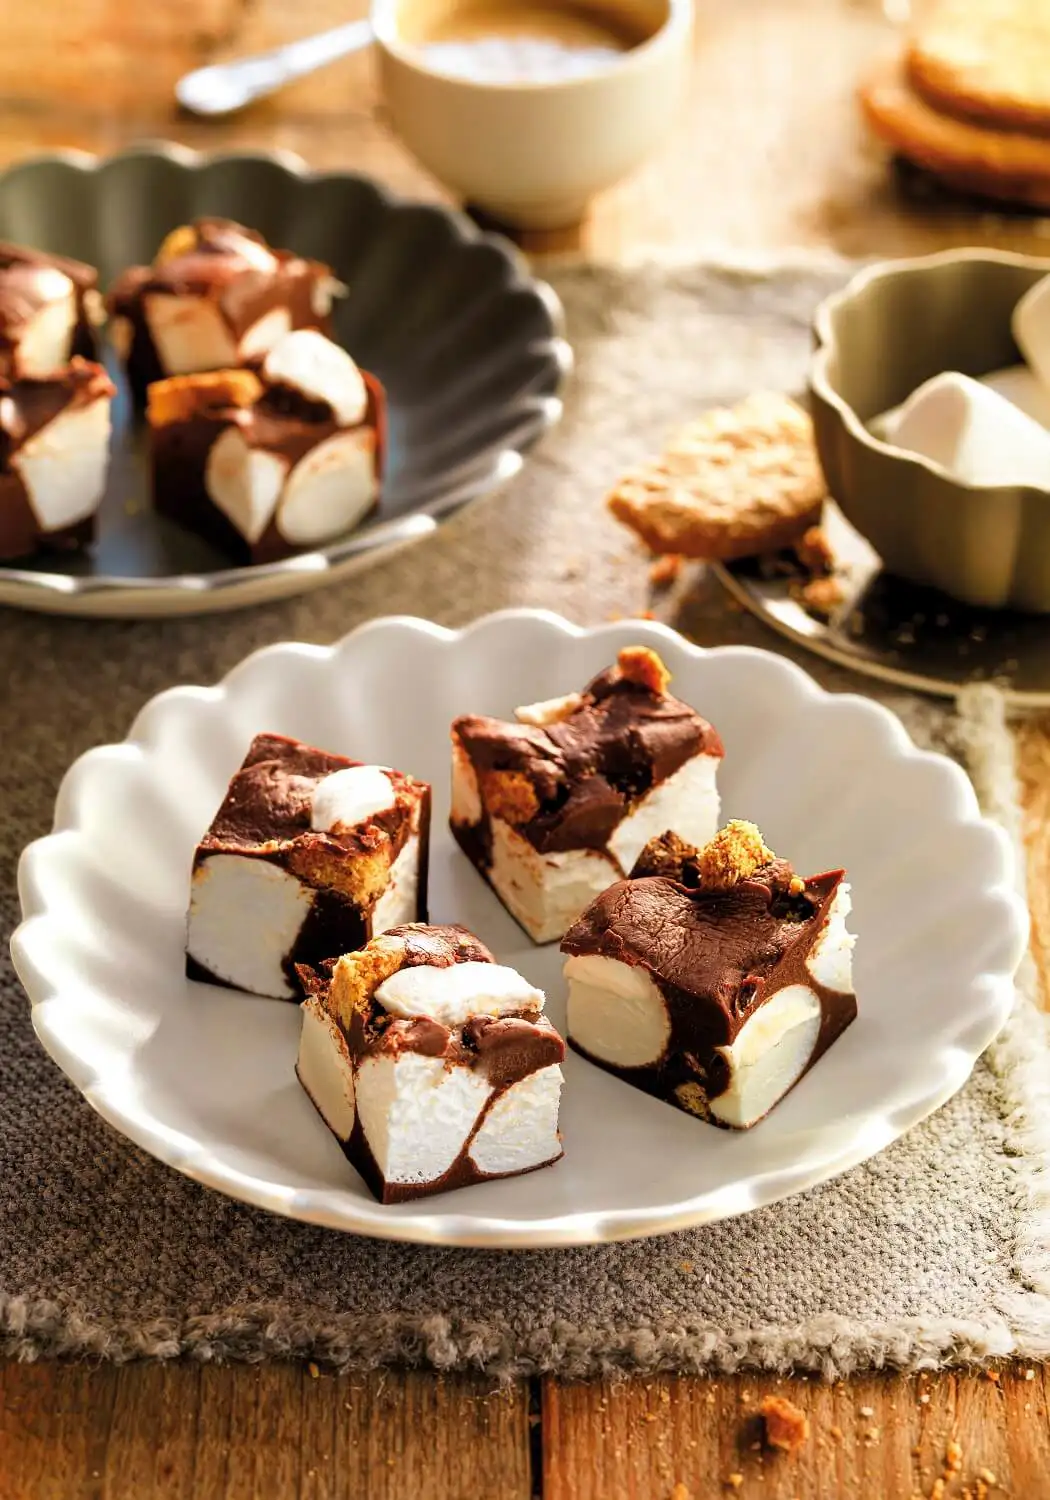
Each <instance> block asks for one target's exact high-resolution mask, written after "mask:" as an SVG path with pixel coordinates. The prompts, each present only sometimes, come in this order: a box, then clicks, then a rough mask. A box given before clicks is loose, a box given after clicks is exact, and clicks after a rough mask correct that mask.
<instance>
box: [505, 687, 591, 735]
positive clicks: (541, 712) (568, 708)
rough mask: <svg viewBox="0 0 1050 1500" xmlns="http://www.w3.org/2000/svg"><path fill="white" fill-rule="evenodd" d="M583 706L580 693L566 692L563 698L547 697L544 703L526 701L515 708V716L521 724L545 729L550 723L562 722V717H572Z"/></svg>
mask: <svg viewBox="0 0 1050 1500" xmlns="http://www.w3.org/2000/svg"><path fill="white" fill-rule="evenodd" d="M582 706H583V697H582V695H581V694H580V693H566V694H565V695H564V697H561V698H546V699H544V701H543V702H542V703H526V704H524V705H523V706H522V707H521V708H516V709H515V710H514V717H515V718H516V719H517V721H518V723H519V724H532V725H535V726H536V727H537V728H539V729H543V728H545V727H546V725H548V724H560V723H561V721H562V719H568V718H571V716H572V715H573V714H574V713H576V711H577V710H578V709H579V708H582Z"/></svg>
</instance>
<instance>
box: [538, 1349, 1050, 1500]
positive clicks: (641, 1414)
mask: <svg viewBox="0 0 1050 1500" xmlns="http://www.w3.org/2000/svg"><path fill="white" fill-rule="evenodd" d="M774 1393H775V1394H777V1395H780V1396H787V1397H788V1398H789V1399H790V1400H792V1401H794V1402H795V1403H796V1404H797V1405H798V1406H799V1407H800V1408H801V1409H802V1410H803V1411H804V1412H806V1414H807V1416H808V1417H809V1419H810V1425H811V1436H810V1440H809V1442H808V1443H807V1444H806V1445H805V1447H804V1448H803V1449H802V1451H801V1452H800V1453H798V1454H797V1455H794V1456H789V1455H787V1454H782V1453H775V1452H770V1451H769V1450H768V1449H766V1448H765V1447H764V1446H763V1444H762V1442H761V1434H762V1423H761V1421H760V1420H759V1419H758V1417H757V1415H756V1413H757V1410H758V1406H759V1403H760V1402H761V1401H762V1399H763V1398H764V1397H765V1396H767V1395H770V1394H774ZM1047 1395H1048V1392H1047V1385H1046V1377H1045V1373H1044V1372H1043V1371H1042V1370H1036V1371H1034V1372H1033V1376H1032V1378H1031V1379H1028V1378H1026V1367H1024V1366H1017V1367H1010V1368H1008V1369H1006V1370H1004V1371H1002V1372H1001V1375H1000V1378H998V1379H997V1380H992V1379H989V1378H988V1376H987V1375H984V1374H976V1373H969V1374H956V1373H945V1374H940V1375H930V1376H918V1377H906V1378H905V1377H894V1376H875V1377H868V1378H863V1379H855V1380H851V1381H849V1382H848V1383H843V1384H838V1385H829V1384H827V1383H825V1382H824V1381H822V1380H820V1379H819V1378H812V1379H801V1378H784V1379H778V1378H777V1377H774V1376H755V1375H740V1376H734V1377H731V1378H727V1379H721V1380H702V1379H674V1378H671V1377H666V1378H660V1379H653V1380H648V1381H633V1382H629V1383H619V1384H615V1385H614V1384H602V1385H599V1386H587V1385H569V1386H559V1385H558V1384H557V1383H555V1382H554V1381H546V1382H545V1383H544V1387H543V1431H544V1458H543V1496H544V1500H650V1497H651V1500H708V1497H715V1496H733V1495H735V1496H739V1497H740V1500H759V1497H761V1500H840V1497H841V1500H847V1497H850V1500H856V1497H868V1496H870V1497H872V1500H876V1497H878V1500H912V1497H917V1496H923V1497H928V1496H930V1495H931V1494H934V1495H936V1494H937V1493H938V1488H937V1481H938V1480H940V1479H943V1480H944V1481H945V1482H944V1487H943V1495H944V1500H951V1497H959V1500H963V1497H967V1500H976V1497H978V1496H980V1495H983V1494H989V1495H994V1494H1011V1495H1015V1496H1018V1497H1021V1496H1024V1497H1026V1500H1045V1497H1046V1496H1048V1495H1050V1420H1048V1417H1047ZM950 1444H957V1445H958V1459H957V1462H958V1467H957V1468H955V1467H953V1463H954V1460H953V1458H952V1457H951V1454H952V1452H953V1450H951V1449H950V1447H949V1445H950ZM990 1476H994V1485H993V1480H992V1478H991V1477H990ZM982 1485H983V1486H984V1488H983V1489H982V1488H981V1487H980V1486H982Z"/></svg>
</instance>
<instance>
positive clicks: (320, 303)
mask: <svg viewBox="0 0 1050 1500" xmlns="http://www.w3.org/2000/svg"><path fill="white" fill-rule="evenodd" d="M349 290H350V288H349V287H348V286H347V285H346V283H345V282H343V281H338V280H337V279H336V278H335V277H334V276H322V277H320V278H319V279H318V280H317V281H315V282H314V284H313V286H312V287H311V288H310V310H311V311H312V313H313V315H314V317H315V318H327V316H328V314H329V313H330V312H331V311H332V303H333V302H334V301H335V299H336V298H337V297H345V296H346V295H347V293H348V292H349Z"/></svg>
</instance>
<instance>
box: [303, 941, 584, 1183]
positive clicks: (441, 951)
mask: <svg viewBox="0 0 1050 1500" xmlns="http://www.w3.org/2000/svg"><path fill="white" fill-rule="evenodd" d="M391 938H398V939H401V941H402V942H403V943H404V953H403V956H402V961H401V963H400V965H399V969H404V968H410V967H414V966H419V965H430V966H432V967H438V968H448V967H449V966H450V965H451V964H453V963H492V962H494V961H495V960H494V959H493V957H492V954H491V953H490V952H489V950H488V949H487V948H486V947H485V945H484V944H483V943H482V942H480V941H479V940H478V939H477V938H476V937H474V935H473V934H472V933H470V932H468V931H467V929H466V928H464V927H455V926H445V927H440V926H435V927H429V926H426V925H421V924H419V923H412V924H410V925H408V926H404V927H394V928H391V929H390V930H389V932H386V933H384V934H383V942H384V944H386V943H387V942H388V940H389V939H391ZM362 958H363V959H365V960H367V952H366V953H365V954H364V955H362ZM389 972H390V971H389V970H387V971H386V974H387V977H389ZM395 972H397V971H396V970H395ZM302 980H303V987H304V989H305V990H306V992H307V993H308V994H309V995H311V996H313V997H315V999H316V1000H317V1001H319V1002H320V1004H321V1005H322V1007H323V1008H324V1009H325V1010H326V1011H328V1014H329V1016H330V1017H331V1018H332V1019H336V1018H335V1017H334V1014H333V1012H332V1011H330V1010H329V1009H328V1003H327V993H328V988H329V985H330V978H329V976H328V974H327V973H326V972H325V971H324V970H321V971H317V972H313V973H304V974H303V975H302ZM380 982H382V981H380ZM377 988H378V985H377ZM336 1024H337V1025H339V1022H338V1020H336ZM340 1030H341V1032H342V1035H343V1037H344V1040H345V1041H346V1044H347V1055H348V1057H349V1058H350V1059H351V1060H352V1063H353V1065H354V1066H355V1067H356V1066H357V1065H358V1064H359V1063H361V1062H362V1061H363V1060H364V1059H365V1058H368V1057H376V1056H382V1057H391V1058H395V1059H396V1058H398V1057H400V1056H401V1055H402V1054H403V1053H405V1052H415V1053H418V1054H420V1055H421V1056H423V1057H432V1058H442V1059H444V1063H445V1066H446V1068H455V1067H460V1068H462V1067H466V1068H471V1069H473V1070H475V1071H478V1072H480V1073H481V1074H482V1075H483V1076H484V1078H485V1079H486V1081H487V1082H488V1083H489V1085H490V1086H491V1088H492V1090H493V1092H492V1094H491V1095H490V1096H489V1098H488V1100H487V1101H486V1103H485V1105H484V1108H483V1109H482V1110H481V1111H480V1113H479V1115H478V1118H477V1120H476V1121H475V1122H474V1126H473V1129H472V1130H471V1132H470V1135H469V1137H468V1138H467V1140H466V1141H465V1142H464V1144H463V1147H462V1150H461V1151H460V1152H459V1154H458V1156H457V1157H456V1160H455V1161H454V1162H453V1163H452V1165H451V1167H450V1168H449V1169H448V1171H447V1172H446V1173H444V1174H443V1176H442V1177H441V1178H440V1179H439V1180H438V1181H437V1182H436V1183H435V1182H420V1183H403V1182H402V1183H398V1182H394V1183H388V1182H386V1181H385V1179H384V1178H383V1174H382V1173H381V1172H380V1170H379V1168H378V1166H377V1164H376V1161H375V1158H374V1157H373V1155H372V1152H371V1149H370V1148H369V1145H368V1140H367V1138H366V1136H365V1133H364V1131H363V1130H362V1128H361V1124H360V1120H359V1119H356V1118H355V1121H354V1126H353V1130H352V1131H351V1134H350V1138H349V1140H347V1141H341V1142H340V1145H341V1146H342V1148H343V1152H344V1154H345V1155H346V1157H347V1159H348V1160H349V1161H350V1163H351V1164H352V1165H353V1166H354V1167H356V1168H357V1170H358V1171H359V1172H360V1173H361V1175H362V1177H363V1178H364V1179H365V1181H366V1182H367V1183H368V1185H369V1187H370V1188H371V1189H372V1192H373V1193H374V1194H375V1196H376V1197H377V1198H378V1199H379V1200H380V1202H382V1203H402V1202H405V1201H407V1200H408V1199H411V1198H418V1197H422V1196H425V1195H428V1194H431V1193H435V1192H445V1191H447V1190H449V1189H451V1188H456V1187H466V1186H467V1185H469V1184H470V1183H474V1182H480V1181H483V1180H484V1177H485V1174H484V1173H482V1172H480V1171H479V1170H478V1168H477V1167H476V1165H475V1164H474V1162H473V1160H472V1159H471V1156H470V1147H471V1145H472V1144H473V1141H474V1139H475V1137H476V1135H477V1133H478V1131H479V1130H480V1129H481V1127H482V1125H483V1124H484V1122H485V1120H486V1119H487V1118H488V1115H489V1113H490V1111H491V1110H492V1108H493V1106H494V1105H495V1104H496V1103H497V1102H498V1101H499V1099H501V1098H502V1096H503V1095H504V1094H505V1093H506V1091H507V1089H509V1088H511V1087H512V1086H513V1085H514V1084H516V1083H520V1082H521V1081H522V1079H524V1078H528V1077H529V1076H530V1074H532V1073H536V1072H538V1071H539V1070H540V1069H541V1068H546V1067H550V1066H552V1065H554V1064H558V1063H561V1062H563V1061H564V1058H565V1043H564V1041H563V1040H562V1038H561V1037H560V1036H559V1034H558V1033H557V1031H555V1029H554V1027H553V1026H552V1025H551V1024H550V1022H549V1021H548V1020H547V1019H546V1018H545V1017H543V1016H542V1015H540V1016H537V1015H523V1014H516V1015H506V1016H474V1017H471V1019H470V1020H468V1021H466V1022H465V1023H464V1024H463V1025H462V1026H454V1027H452V1026H445V1025H444V1024H442V1022H440V1021H437V1020H434V1019H433V1018H432V1017H430V1016H414V1017H411V1018H404V1017H401V1016H392V1015H390V1014H388V1012H386V1011H385V1010H384V1009H383V1007H382V1005H381V1004H380V1003H379V1002H378V1001H377V1000H376V999H375V998H374V997H373V998H372V999H371V1000H370V1001H369V1002H368V1003H367V1004H365V1005H364V1006H363V1007H355V1009H354V1011H353V1014H352V1019H351V1022H350V1026H349V1030H346V1029H344V1028H342V1027H340ZM543 1165H549V1163H543Z"/></svg>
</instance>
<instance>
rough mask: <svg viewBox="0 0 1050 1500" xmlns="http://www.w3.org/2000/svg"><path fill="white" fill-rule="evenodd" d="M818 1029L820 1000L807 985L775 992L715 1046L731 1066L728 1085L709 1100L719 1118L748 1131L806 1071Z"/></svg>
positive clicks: (791, 985)
mask: <svg viewBox="0 0 1050 1500" xmlns="http://www.w3.org/2000/svg"><path fill="white" fill-rule="evenodd" d="M819 1033H820V1001H819V999H818V998H817V996H816V994H815V993H814V991H813V990H811V989H810V988H809V986H808V985H805V984H789V985H788V986H787V987H786V988H784V989H782V990H778V991H777V992H776V994H774V995H771V996H770V998H769V999H768V1000H767V1001H766V1002H765V1004H764V1005H760V1006H759V1008H758V1009H757V1010H756V1011H755V1012H754V1014H753V1015H751V1016H749V1017H748V1019H747V1020H746V1021H745V1022H744V1024H743V1026H742V1027H741V1028H740V1031H739V1032H738V1033H737V1037H736V1040H735V1041H734V1042H733V1043H732V1045H731V1046H729V1047H719V1048H718V1049H717V1050H718V1051H719V1052H720V1053H721V1054H722V1056H723V1057H724V1058H725V1060H726V1062H727V1063H728V1064H729V1087H728V1088H727V1089H726V1090H725V1091H724V1092H723V1093H721V1094H719V1095H718V1096H717V1098H714V1099H711V1100H709V1101H708V1102H709V1106H710V1110H711V1113H712V1115H713V1116H714V1117H715V1119H717V1120H720V1121H721V1122H722V1124H723V1125H732V1126H733V1127H734V1128H735V1129H737V1130H746V1129H747V1128H748V1127H749V1126H751V1125H754V1124H756V1123H757V1122H758V1121H759V1120H761V1119H762V1117H763V1115H766V1114H768V1113H769V1111H770V1110H771V1109H772V1108H773V1106H774V1104H776V1103H777V1102H778V1100H780V1099H782V1098H783V1097H784V1095H785V1094H786V1093H787V1091H788V1090H789V1089H790V1088H791V1086H792V1085H793V1084H795V1083H797V1082H798V1080H799V1078H800V1077H801V1076H802V1074H803V1073H804V1072H805V1070H806V1067H807V1065H808V1063H809V1060H810V1058H811V1057H812V1056H813V1049H814V1047H815V1046H816V1045H817V1037H818V1035H819Z"/></svg>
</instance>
